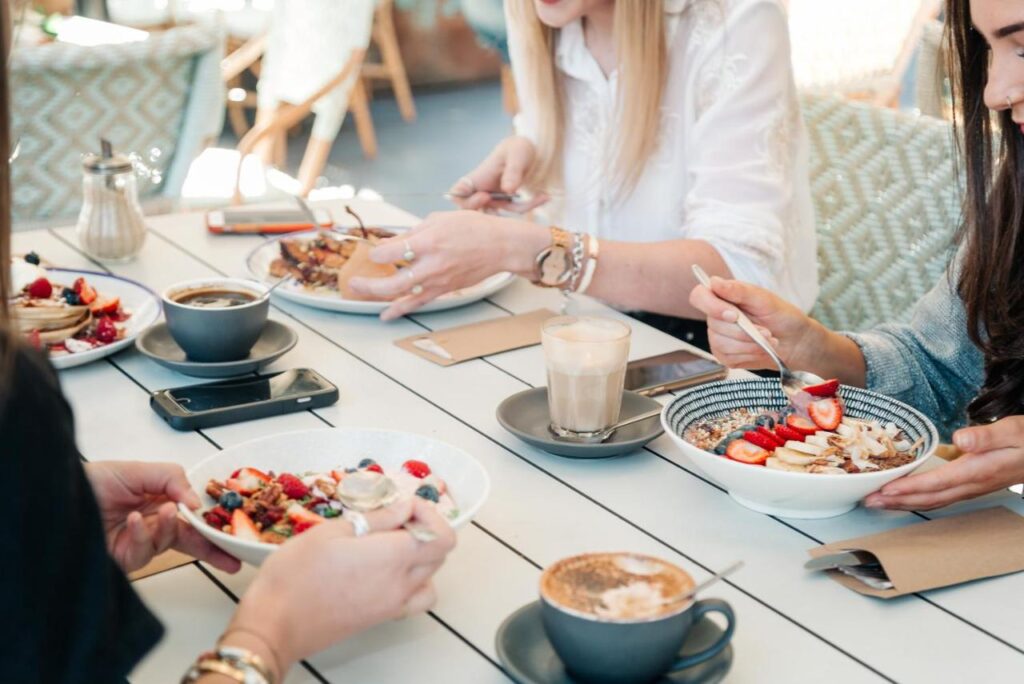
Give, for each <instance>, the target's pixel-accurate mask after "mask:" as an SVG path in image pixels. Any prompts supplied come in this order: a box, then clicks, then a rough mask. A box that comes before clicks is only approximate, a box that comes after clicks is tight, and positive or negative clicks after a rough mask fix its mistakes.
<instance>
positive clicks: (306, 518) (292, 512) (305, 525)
mask: <svg viewBox="0 0 1024 684" xmlns="http://www.w3.org/2000/svg"><path fill="white" fill-rule="evenodd" d="M284 514H285V515H286V516H287V517H288V520H289V521H290V522H291V524H292V529H293V530H294V531H295V534H298V533H299V532H305V531H306V530H308V529H309V528H310V527H312V526H313V525H319V524H320V523H322V522H323V521H324V520H326V519H327V518H324V517H322V516H319V515H317V514H316V513H314V512H313V511H311V510H309V509H308V508H303V506H302V504H298V503H292V504H291V505H290V506H288V510H286V511H285V512H284Z"/></svg>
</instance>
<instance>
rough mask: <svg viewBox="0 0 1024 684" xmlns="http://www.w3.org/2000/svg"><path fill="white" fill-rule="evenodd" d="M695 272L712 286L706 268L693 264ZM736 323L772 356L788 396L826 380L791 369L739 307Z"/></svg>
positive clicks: (703, 283)
mask: <svg viewBox="0 0 1024 684" xmlns="http://www.w3.org/2000/svg"><path fill="white" fill-rule="evenodd" d="M693 274H694V275H695V276H697V280H699V281H700V284H701V285H703V286H705V287H707V288H709V289H710V288H711V279H710V278H709V277H708V274H707V273H705V272H704V269H703V268H701V267H700V266H698V265H697V264H694V265H693ZM736 314H737V318H736V325H738V326H739V327H740V329H741V330H742V331H743V332H745V333H746V334H747V336H748V337H749V338H750V339H752V340H753V341H754V342H756V343H757V346H759V347H761V349H763V350H764V352H765V354H767V355H768V356H770V357H771V358H772V361H774V362H775V365H776V366H778V368H779V382H780V383H781V385H782V391H783V393H785V395H786V396H787V397H790V398H792V397H793V396H794V395H796V394H798V393H800V392H802V391H803V389H804V388H805V387H813V386H814V385H820V384H822V383H824V382H825V380H824V378H820V377H818V376H817V375H815V374H814V373H810V372H808V371H794V370H790V369H789V367H788V366H787V365H786V364H785V363H784V362H783V361H782V359H781V358H779V355H778V354H776V353H775V350H774V349H773V348H772V345H770V344H769V343H768V340H766V339H765V338H764V336H763V335H762V334H761V333H760V331H758V329H757V326H755V325H754V324H753V323H752V322H751V320H750V319H749V318H747V317H746V315H744V313H743V312H742V311H740V310H738V309H737V311H736Z"/></svg>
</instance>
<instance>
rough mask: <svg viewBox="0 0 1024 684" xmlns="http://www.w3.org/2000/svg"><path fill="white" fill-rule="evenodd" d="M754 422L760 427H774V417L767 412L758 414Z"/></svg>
mask: <svg viewBox="0 0 1024 684" xmlns="http://www.w3.org/2000/svg"><path fill="white" fill-rule="evenodd" d="M754 422H755V423H756V424H757V425H760V426H762V427H766V428H768V429H769V430H771V429H772V428H773V427H775V419H774V418H772V417H771V416H769V415H767V414H766V415H762V416H758V417H757V420H755V421H754Z"/></svg>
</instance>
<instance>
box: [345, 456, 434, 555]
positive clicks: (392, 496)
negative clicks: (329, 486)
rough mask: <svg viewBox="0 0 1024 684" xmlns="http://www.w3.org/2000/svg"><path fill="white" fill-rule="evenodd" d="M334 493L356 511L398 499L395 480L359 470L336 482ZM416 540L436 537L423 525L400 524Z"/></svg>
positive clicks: (367, 510)
mask: <svg viewBox="0 0 1024 684" xmlns="http://www.w3.org/2000/svg"><path fill="white" fill-rule="evenodd" d="M334 495H335V496H336V497H337V498H338V501H340V502H341V503H342V504H344V505H345V506H347V507H349V508H351V509H352V510H353V511H356V512H357V513H369V512H370V511H375V510H377V509H378V508H384V507H385V506H390V505H391V504H393V503H394V502H395V501H396V500H397V499H398V487H396V486H395V481H394V480H392V479H391V478H390V477H387V476H386V475H381V474H380V473H374V472H371V471H367V470H360V471H358V472H355V473H351V474H350V475H348V476H347V477H345V478H344V479H343V480H342V481H341V482H340V483H338V489H337V490H336V491H335V493H334ZM402 527H403V528H405V529H406V531H408V532H409V534H411V535H412V536H413V537H414V538H415V539H416V541H420V542H423V543H429V542H432V541H434V540H435V539H437V535H436V534H434V532H433V530H431V529H430V528H429V527H427V526H425V525H418V524H416V523H411V522H407V523H405V524H404V525H402Z"/></svg>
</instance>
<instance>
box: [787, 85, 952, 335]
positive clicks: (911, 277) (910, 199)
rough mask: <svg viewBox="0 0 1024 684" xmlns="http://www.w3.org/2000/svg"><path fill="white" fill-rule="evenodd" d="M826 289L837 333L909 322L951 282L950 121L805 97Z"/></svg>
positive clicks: (821, 300)
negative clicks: (923, 300) (946, 278)
mask: <svg viewBox="0 0 1024 684" xmlns="http://www.w3.org/2000/svg"><path fill="white" fill-rule="evenodd" d="M801 98H802V107H803V115H804V120H805V122H806V127H807V131H808V135H809V136H810V143H811V144H810V176H811V194H812V196H813V200H814V210H815V222H816V224H817V233H818V276H819V280H820V286H821V290H820V293H819V295H818V302H817V304H816V305H815V307H814V309H813V310H812V312H811V314H812V315H813V316H814V317H815V318H817V319H818V320H819V321H821V322H822V323H824V324H825V325H826V326H828V327H829V328H831V329H833V330H850V331H859V330H864V329H865V328H870V327H872V326H874V325H876V324H878V323H884V322H897V321H906V320H907V319H908V318H909V315H910V310H911V309H912V307H913V306H914V304H915V303H916V302H917V300H918V299H920V297H921V296H922V295H924V294H925V293H926V292H927V291H928V290H930V289H931V288H932V286H933V285H934V284H935V282H936V280H937V279H938V278H939V277H943V275H944V273H945V269H946V266H947V264H948V263H949V259H950V255H951V244H952V236H953V233H954V231H955V230H956V228H957V226H958V224H959V220H960V185H959V182H958V178H957V175H956V170H955V167H954V159H953V137H952V127H951V126H950V124H949V123H947V122H944V121H942V120H940V119H935V118H932V117H927V116H919V115H910V114H905V113H902V112H899V111H896V110H892V109H886V108H881V107H873V106H870V105H864V104H859V103H855V102H850V101H848V100H843V99H840V98H837V97H834V96H819V95H811V94H806V93H805V94H803V95H802V96H801Z"/></svg>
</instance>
